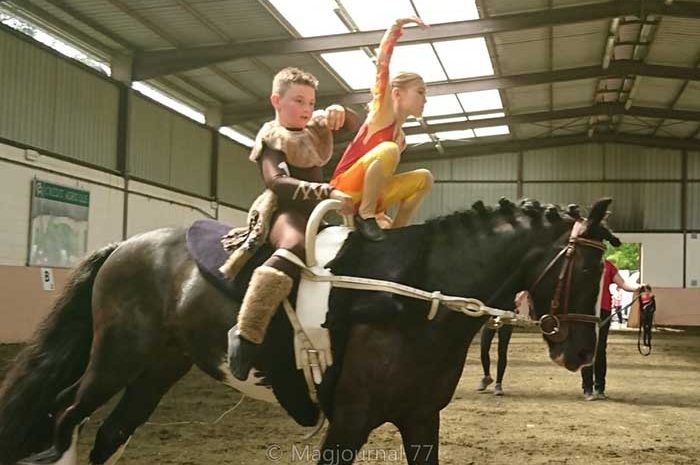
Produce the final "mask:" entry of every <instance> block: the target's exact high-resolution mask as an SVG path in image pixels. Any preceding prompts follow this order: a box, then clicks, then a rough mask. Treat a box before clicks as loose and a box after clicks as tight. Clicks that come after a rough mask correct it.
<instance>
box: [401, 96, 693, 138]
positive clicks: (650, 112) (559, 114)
mask: <svg viewBox="0 0 700 465" xmlns="http://www.w3.org/2000/svg"><path fill="white" fill-rule="evenodd" d="M602 115H607V116H610V117H612V116H614V115H630V116H642V117H646V118H664V119H675V120H681V121H699V122H700V111H686V110H671V109H665V108H647V107H631V108H630V109H629V110H626V109H625V105H624V104H621V103H604V104H598V105H592V106H590V107H580V108H567V109H565V110H554V111H538V112H535V113H524V114H520V115H508V116H504V117H498V118H485V119H478V120H473V121H471V120H470V121H457V122H454V123H444V124H430V121H428V128H429V129H430V132H441V131H455V130H461V129H476V128H487V127H491V126H503V125H510V124H527V123H540V122H543V121H553V120H558V119H570V118H587V117H589V116H602ZM404 132H405V133H406V134H407V135H410V134H421V133H424V132H426V131H425V129H423V128H422V127H418V126H416V127H409V128H405V129H404Z"/></svg>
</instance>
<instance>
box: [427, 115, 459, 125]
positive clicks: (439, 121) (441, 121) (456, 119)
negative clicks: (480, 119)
mask: <svg viewBox="0 0 700 465" xmlns="http://www.w3.org/2000/svg"><path fill="white" fill-rule="evenodd" d="M466 120H467V117H466V116H452V117H450V118H438V119H431V120H430V121H428V122H427V123H428V124H446V123H459V122H462V121H466Z"/></svg>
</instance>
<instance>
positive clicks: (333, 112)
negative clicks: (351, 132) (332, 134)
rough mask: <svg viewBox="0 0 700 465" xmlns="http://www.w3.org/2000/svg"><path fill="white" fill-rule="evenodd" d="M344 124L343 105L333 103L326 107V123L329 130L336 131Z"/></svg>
mask: <svg viewBox="0 0 700 465" xmlns="http://www.w3.org/2000/svg"><path fill="white" fill-rule="evenodd" d="M344 124H345V107H343V106H342V105H337V104H333V105H331V106H329V107H328V108H326V125H327V126H328V129H330V130H331V131H337V130H338V129H340V128H342V127H343V125H344Z"/></svg>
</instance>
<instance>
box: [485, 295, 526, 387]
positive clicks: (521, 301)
mask: <svg viewBox="0 0 700 465" xmlns="http://www.w3.org/2000/svg"><path fill="white" fill-rule="evenodd" d="M515 305H516V307H517V310H516V312H517V313H524V314H527V313H529V311H530V296H529V294H528V293H527V292H519V293H518V295H517V296H515ZM497 331H498V366H497V368H496V384H495V385H494V387H493V394H494V395H496V396H502V395H503V376H504V375H505V374H506V366H507V365H508V344H509V343H510V337H511V335H512V334H513V326H511V325H503V326H501V327H500V328H498V329H494V328H489V327H488V326H484V327H483V329H482V330H481V367H482V368H483V370H484V377H483V378H481V381H479V385H478V386H477V388H476V390H477V391H485V390H486V388H487V387H488V386H489V385H490V384H491V383H493V377H491V357H490V356H489V352H490V350H491V342H492V341H493V337H494V336H495V335H496V332H497Z"/></svg>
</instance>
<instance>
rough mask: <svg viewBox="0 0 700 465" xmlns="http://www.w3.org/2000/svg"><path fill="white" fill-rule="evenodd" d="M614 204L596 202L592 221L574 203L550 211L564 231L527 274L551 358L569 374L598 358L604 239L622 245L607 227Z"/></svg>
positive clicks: (551, 218) (534, 260) (536, 257)
mask: <svg viewBox="0 0 700 465" xmlns="http://www.w3.org/2000/svg"><path fill="white" fill-rule="evenodd" d="M611 202H612V199H601V200H598V201H597V202H596V203H595V204H594V205H593V207H592V208H591V211H590V214H589V216H588V218H583V217H581V215H580V213H579V210H578V208H577V207H576V206H575V205H571V206H569V209H568V211H567V212H565V213H563V214H560V213H559V212H558V211H556V210H555V209H552V210H548V211H547V213H546V216H547V218H548V219H549V221H550V222H551V223H552V225H553V231H555V232H556V233H557V234H559V233H561V231H563V233H562V234H561V237H560V238H559V240H557V241H554V243H552V244H551V245H550V246H549V247H547V248H545V249H544V250H543V251H542V252H541V253H537V254H533V256H532V261H531V262H530V264H529V266H528V270H527V275H528V276H527V277H526V281H527V282H528V286H529V291H530V294H531V296H532V301H533V303H534V313H535V315H534V316H535V317H536V318H537V319H538V320H539V321H540V329H541V330H542V333H543V335H544V338H545V340H546V341H547V344H548V345H549V355H550V357H551V358H552V360H553V361H554V362H556V363H557V364H559V365H561V366H564V367H566V368H567V369H569V370H571V371H576V370H577V369H579V368H580V367H582V366H584V365H588V364H590V363H592V361H593V357H594V355H595V348H596V340H597V330H598V322H599V306H598V305H597V304H598V301H599V292H600V291H601V289H600V280H601V275H602V272H603V253H604V251H605V243H604V241H607V242H610V243H611V244H612V245H613V246H619V245H620V241H619V239H618V238H617V237H615V236H614V235H613V234H612V232H611V231H610V230H609V229H608V227H607V226H606V224H605V223H604V219H605V217H606V215H607V208H608V206H609V205H610V203H611ZM557 225H559V226H558V227H557ZM603 291H605V290H603Z"/></svg>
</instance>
